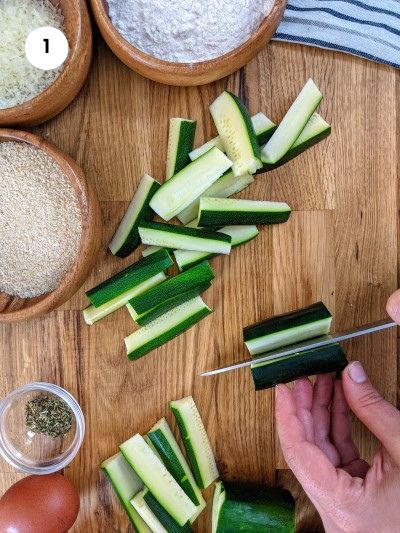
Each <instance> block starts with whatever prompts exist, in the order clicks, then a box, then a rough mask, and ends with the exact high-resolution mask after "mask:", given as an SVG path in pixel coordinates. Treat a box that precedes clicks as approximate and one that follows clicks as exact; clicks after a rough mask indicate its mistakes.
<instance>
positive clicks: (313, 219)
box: [0, 39, 399, 533]
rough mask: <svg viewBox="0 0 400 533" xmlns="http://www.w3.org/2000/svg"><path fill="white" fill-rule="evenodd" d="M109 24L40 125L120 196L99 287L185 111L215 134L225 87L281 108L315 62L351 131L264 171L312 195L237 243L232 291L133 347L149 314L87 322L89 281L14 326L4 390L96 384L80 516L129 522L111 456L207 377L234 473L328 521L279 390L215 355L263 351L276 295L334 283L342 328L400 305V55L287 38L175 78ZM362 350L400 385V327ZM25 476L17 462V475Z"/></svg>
mask: <svg viewBox="0 0 400 533" xmlns="http://www.w3.org/2000/svg"><path fill="white" fill-rule="evenodd" d="M97 41H98V42H97V44H96V49H95V59H94V63H93V65H92V69H91V73H90V77H89V80H88V82H87V84H86V85H85V87H84V89H83V91H82V92H81V93H80V95H79V97H78V98H77V99H76V100H75V101H74V102H73V103H72V105H71V106H70V107H69V108H68V109H66V110H65V111H64V112H63V114H62V115H60V116H59V117H57V118H55V119H53V120H52V121H51V122H49V123H46V124H45V125H43V126H41V127H40V128H36V130H35V131H37V132H38V133H40V134H42V135H45V136H46V137H48V138H49V139H51V140H52V141H53V142H54V143H55V144H57V145H58V146H59V147H60V148H62V149H64V150H65V151H66V152H67V153H69V154H70V155H71V156H72V157H74V158H75V159H76V160H77V161H78V163H79V164H80V165H82V167H83V168H84V170H85V171H86V174H87V176H88V178H89V179H90V180H91V182H92V184H93V185H94V187H95V188H96V190H97V192H98V195H99V198H100V201H101V204H102V209H103V252H102V255H101V257H100V260H99V262H98V264H97V266H96V268H95V270H94V272H93V273H92V275H91V276H90V278H89V279H88V280H87V283H86V284H85V287H84V288H85V289H88V288H90V287H92V286H93V284H95V283H97V282H100V281H102V280H103V279H105V278H106V277H107V276H109V275H110V274H111V273H113V272H117V271H118V270H121V269H122V268H123V267H124V266H125V265H127V264H129V263H130V262H132V260H133V258H130V259H127V260H124V261H121V260H119V259H115V258H112V257H111V256H110V255H109V254H108V253H107V252H106V245H107V243H108V241H109V239H110V237H111V235H112V234H113V232H114V230H115V228H116V226H117V224H118V221H119V219H120V217H121V216H122V214H123V212H124V209H125V208H126V206H127V204H128V201H129V200H130V198H131V195H132V193H133V191H134V189H135V186H136V184H137V183H138V181H139V179H140V177H141V175H142V174H143V173H145V172H148V173H150V174H152V175H153V176H154V177H156V178H162V177H163V175H164V167H165V153H166V144H167V123H168V119H169V117H171V116H183V117H191V118H195V119H197V120H198V135H197V142H198V143H201V142H202V141H203V140H205V139H207V138H209V137H210V136H211V135H212V134H213V133H214V132H213V128H212V123H211V120H210V116H209V113H208V105H209V104H210V103H211V102H212V101H213V99H214V98H215V97H216V96H217V95H218V94H219V93H220V92H221V91H222V90H223V89H225V88H228V89H230V90H231V91H234V92H235V93H238V94H239V95H240V96H241V97H242V98H244V100H245V101H246V103H247V104H248V106H249V109H250V112H251V113H256V112H257V111H263V112H265V113H266V114H267V115H268V116H269V117H271V118H272V119H274V120H275V121H279V120H280V119H281V118H282V116H283V114H284V113H285V111H286V109H287V108H288V106H289V104H290V103H291V101H292V100H293V98H294V97H295V96H296V94H297V93H298V91H299V90H300V89H301V87H302V85H303V83H304V82H305V81H306V80H307V78H308V77H312V78H313V79H314V80H315V81H316V83H317V84H318V85H319V86H320V87H321V89H322V92H323V94H324V96H325V98H324V101H323V103H322V105H321V111H320V112H321V114H322V116H324V117H325V118H326V119H327V120H328V121H329V122H331V123H332V125H333V133H332V135H331V137H330V138H329V139H328V140H326V141H324V142H323V143H322V144H320V145H318V146H317V147H315V148H313V149H311V150H310V151H308V152H307V153H306V154H303V155H301V156H300V157H299V158H298V159H296V160H295V161H292V162H290V163H289V164H287V165H285V166H283V167H282V168H280V169H278V170H277V171H274V172H271V173H269V174H267V175H262V176H259V177H258V178H257V180H256V183H255V184H254V185H253V186H251V187H250V188H249V189H248V190H247V191H245V192H244V193H242V196H245V197H247V198H252V199H268V200H285V201H287V202H288V203H289V204H291V206H292V207H293V209H294V213H293V216H292V218H291V220H290V221H289V222H288V223H287V224H285V225H282V226H279V227H278V226H276V227H267V228H264V229H262V230H261V232H260V236H259V238H258V239H256V240H255V241H253V242H251V243H250V244H248V245H246V246H244V247H242V248H240V249H237V250H235V251H234V253H232V255H231V256H230V257H223V258H217V259H215V260H213V267H214V268H215V270H216V281H215V284H214V286H213V288H212V289H211V290H209V291H208V293H207V295H206V297H205V299H206V301H207V302H208V303H209V304H210V305H212V306H213V307H214V308H215V312H214V314H213V315H212V316H210V317H207V318H206V319H205V320H203V321H202V322H201V323H200V324H199V325H198V326H196V327H194V328H192V329H191V330H190V331H189V332H187V333H186V334H184V335H182V336H181V337H179V338H178V339H176V340H175V341H173V342H170V343H169V344H168V345H166V346H164V347H163V348H161V349H158V350H157V351H155V352H154V353H153V354H152V355H149V356H147V357H145V358H143V359H141V360H139V361H137V362H134V363H132V362H129V361H128V360H127V358H126V356H125V354H124V346H123V338H124V337H125V336H126V335H127V334H129V333H130V332H131V331H132V330H133V325H132V322H131V319H130V317H129V315H128V313H126V312H125V310H121V311H119V312H118V313H116V314H114V315H112V316H110V317H108V318H106V319H104V320H103V321H102V322H101V323H98V324H96V325H95V326H92V327H88V326H86V325H85V323H84V321H83V319H82V314H81V312H80V310H81V309H82V307H83V306H84V305H85V298H84V291H83V289H82V290H81V291H80V292H79V293H78V294H77V295H75V296H74V297H73V298H72V300H70V301H69V302H68V303H67V304H66V305H65V306H64V307H63V308H62V309H60V310H58V311H56V312H54V313H52V314H51V315H49V316H48V317H46V318H43V319H40V320H36V321H32V322H29V323H23V324H16V325H2V326H1V327H0V347H1V351H2V373H1V379H0V393H1V395H4V394H6V393H7V392H9V391H11V390H12V389H13V388H14V387H17V386H19V385H21V384H23V383H27V382H30V381H33V380H37V379H40V380H44V381H51V382H55V383H58V384H60V385H62V386H64V387H66V388H67V389H68V390H69V391H71V392H72V393H73V394H74V395H76V396H77V398H78V399H79V401H80V403H81V405H82V408H83V410H84V412H85V415H86V421H87V436H86V439H85V442H84V445H83V447H82V450H81V452H80V454H79V456H78V457H77V459H76V460H75V461H74V462H73V464H72V465H71V467H70V468H68V469H67V470H66V475H67V476H68V477H69V478H70V479H71V480H72V481H73V482H74V483H75V484H76V485H77V486H78V488H79V490H80V493H81V512H80V515H79V518H78V521H77V522H76V525H75V527H74V529H73V531H74V532H80V533H90V532H96V533H97V532H101V533H103V532H104V533H109V532H112V531H114V532H126V531H129V527H128V523H127V520H126V518H125V516H124V513H123V511H122V510H121V508H120V505H119V504H118V502H117V501H116V498H115V497H114V496H113V495H112V492H111V490H110V488H109V486H108V483H107V481H106V480H105V479H104V477H103V475H102V474H101V473H100V471H99V469H98V465H99V464H100V462H101V461H102V460H103V459H105V458H106V457H109V456H110V455H112V454H114V453H115V451H116V449H117V445H118V443H120V442H121V441H123V440H125V439H127V438H128V437H130V436H131V435H132V434H133V433H135V432H138V431H139V432H145V431H146V430H148V429H149V428H150V426H151V425H152V424H153V423H154V422H155V421H156V420H158V419H159V418H160V417H161V416H163V415H167V417H168V419H169V420H171V416H170V415H169V413H168V410H167V402H168V400H170V399H176V398H180V397H182V396H184V395H187V394H193V396H194V398H195V400H196V402H197V404H198V406H199V409H200V412H201V413H202V415H203V417H204V420H205V424H206V426H207V429H208V432H209V435H210V437H211V441H212V444H213V446H214V449H215V452H216V455H217V458H218V462H219V465H220V468H221V472H222V474H223V476H224V477H225V478H227V479H236V480H250V481H258V482H264V483H268V484H274V483H276V482H277V483H279V484H281V485H283V486H286V487H289V488H291V489H292V490H293V493H294V494H295V495H296V498H297V500H298V512H297V515H298V524H299V525H298V531H304V532H308V533H310V532H314V531H315V532H318V531H322V528H321V525H320V523H319V520H318V517H316V514H315V511H314V510H313V508H312V506H311V504H310V503H309V502H308V501H307V499H306V497H305V496H304V494H303V493H302V491H301V489H300V488H299V487H298V485H297V484H296V483H295V481H294V480H293V477H292V476H291V474H290V472H287V471H286V470H285V464H284V462H283V460H282V458H281V455H280V451H279V445H278V444H277V441H276V437H275V428H274V419H273V409H274V405H273V392H272V391H263V392H258V393H255V391H254V390H253V386H252V383H251V378H250V375H249V372H247V371H240V372H237V373H230V374H229V375H225V376H219V377H215V378H207V379H205V378H200V377H199V373H200V371H202V370H206V369H210V368H213V367H215V366H218V365H222V364H226V363H230V362H233V361H235V360H237V359H242V358H243V357H245V356H246V352H245V350H244V348H243V345H242V342H241V330H242V326H244V325H248V324H250V323H252V322H254V321H256V320H259V319H261V318H263V317H267V316H270V315H272V314H273V313H278V312H283V311H287V310H291V309H294V308H296V307H298V306H302V305H306V304H311V303H313V302H314V301H316V300H319V299H323V300H324V301H325V303H326V304H327V305H328V306H329V308H330V309H331V310H332V311H333V312H334V314H335V328H337V329H343V328H349V327H352V326H356V325H359V324H361V323H363V322H365V321H370V320H377V319H380V318H383V317H384V316H385V302H386V299H387V298H388V296H389V295H390V293H391V292H392V291H394V290H395V289H396V288H397V284H398V265H397V260H398V230H397V228H398V209H399V199H398V192H397V191H398V188H397V171H398V168H397V164H398V159H397V155H396V153H397V152H396V150H397V148H398V147H397V146H396V143H397V139H398V133H399V132H396V124H398V114H397V115H396V112H397V113H398V110H396V84H397V90H398V86H399V80H398V72H396V71H395V70H394V69H391V68H387V67H385V66H382V65H377V64H375V63H371V62H367V61H365V60H362V59H358V58H355V57H351V56H346V55H343V54H340V53H333V52H329V51H322V50H317V49H313V48H307V47H300V46H293V45H285V44H280V43H279V44H278V43H273V44H271V45H270V46H268V47H267V48H266V49H265V50H264V51H263V52H262V53H261V54H259V55H258V56H257V57H256V58H255V59H254V60H253V61H252V62H251V63H250V64H249V65H248V66H247V67H246V68H245V69H242V71H240V72H238V73H236V74H234V75H232V76H231V77H229V78H227V79H225V80H222V81H220V82H217V83H215V84H212V85H205V86H203V87H200V88H173V87H167V86H162V85H157V84H156V83H154V82H150V81H148V80H145V79H143V78H141V77H140V76H138V75H136V74H135V73H133V72H131V71H130V70H129V69H128V68H127V67H125V66H124V65H123V64H122V63H121V62H120V61H119V60H117V59H116V58H115V57H114V56H113V55H112V54H111V53H110V51H109V50H108V49H107V48H106V46H105V45H104V44H103V43H102V42H101V41H99V39H97ZM396 77H397V79H396ZM398 101H399V94H398V92H397V102H398ZM136 255H138V254H136ZM135 257H136V256H135ZM346 350H347V353H348V355H349V357H350V358H351V359H354V358H358V359H360V360H362V361H363V363H364V364H365V366H366V368H367V370H368V372H369V373H370V374H371V376H372V377H373V380H374V382H375V383H376V385H377V387H378V388H379V390H380V391H381V392H382V394H384V396H385V397H386V398H387V399H388V400H390V401H391V402H396V390H397V383H398V375H397V356H396V352H397V350H396V333H395V332H394V331H386V332H383V333H381V334H377V335H373V336H369V337H367V338H364V339H362V340H356V341H354V342H352V343H350V344H349V345H347V346H346ZM175 429H176V428H175ZM355 434H356V438H357V442H358V443H359V445H360V447H361V450H362V453H363V455H364V456H365V457H366V458H369V457H371V454H372V453H373V451H374V449H375V446H376V443H375V442H374V440H373V438H372V437H371V435H369V434H368V432H367V431H365V430H364V429H363V428H361V426H359V425H357V424H356V425H355ZM18 477H19V475H17V474H15V473H13V472H12V470H11V468H10V467H9V466H8V465H7V464H6V463H4V462H1V463H0V489H1V490H2V491H3V490H5V489H6V488H7V487H8V486H9V485H10V483H11V482H13V481H14V480H16V479H17V478H18ZM209 524H210V521H209V516H208V514H207V513H204V514H203V516H202V518H201V519H200V520H199V522H198V526H197V531H198V532H201V533H209V532H210V525H209Z"/></svg>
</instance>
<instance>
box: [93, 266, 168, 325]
mask: <svg viewBox="0 0 400 533" xmlns="http://www.w3.org/2000/svg"><path fill="white" fill-rule="evenodd" d="M166 279H167V276H166V274H164V272H160V273H159V274H156V275H155V276H153V277H152V278H150V279H148V280H147V281H144V282H143V283H141V284H140V285H137V286H136V287H133V288H132V289H128V290H126V291H125V292H124V293H122V294H120V295H119V296H117V297H116V298H113V299H112V300H110V301H108V302H107V303H105V304H103V305H100V306H99V307H95V306H94V305H89V307H86V309H84V310H83V317H84V319H85V322H86V324H88V326H92V325H93V324H94V323H95V322H97V321H98V320H101V319H102V318H104V317H106V316H108V315H110V314H111V313H113V312H114V311H116V310H117V309H120V308H121V307H124V305H126V304H127V303H128V302H129V300H130V299H131V298H133V297H134V296H137V295H138V294H141V293H142V292H146V291H147V290H149V289H151V288H153V287H155V286H156V285H158V284H159V283H162V282H163V281H165V280H166Z"/></svg>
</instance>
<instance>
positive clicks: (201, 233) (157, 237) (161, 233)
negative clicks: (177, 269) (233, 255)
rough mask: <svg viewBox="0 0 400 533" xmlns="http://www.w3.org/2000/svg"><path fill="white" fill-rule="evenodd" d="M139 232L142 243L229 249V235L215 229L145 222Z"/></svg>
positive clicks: (202, 249) (220, 251)
mask: <svg viewBox="0 0 400 533" xmlns="http://www.w3.org/2000/svg"><path fill="white" fill-rule="evenodd" d="M139 233H140V237H141V239H142V242H143V244H152V245H156V246H164V247H166V248H173V249H178V250H195V251H199V252H210V253H217V254H229V253H230V251H231V238H230V236H229V235H225V234H223V233H217V232H216V231H210V230H203V229H198V228H188V227H183V226H173V225H172V224H162V223H159V222H145V223H143V224H141V225H140V226H139ZM154 255H155V254H152V255H150V256H149V257H153V256H154Z"/></svg>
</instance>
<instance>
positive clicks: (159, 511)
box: [131, 489, 192, 533]
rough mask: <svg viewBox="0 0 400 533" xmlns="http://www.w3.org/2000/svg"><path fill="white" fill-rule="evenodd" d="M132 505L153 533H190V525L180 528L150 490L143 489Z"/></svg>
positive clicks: (132, 501)
mask: <svg viewBox="0 0 400 533" xmlns="http://www.w3.org/2000/svg"><path fill="white" fill-rule="evenodd" d="M131 505H132V506H133V507H134V508H135V510H136V511H137V513H138V514H139V515H140V516H141V517H142V519H143V520H144V521H145V522H146V524H147V525H148V526H149V527H150V529H151V531H152V533H181V532H187V533H190V532H191V531H192V528H191V527H190V525H189V523H187V524H185V525H184V526H180V525H179V524H178V523H177V522H176V520H174V519H173V518H172V516H171V515H170V514H169V513H167V511H166V510H165V509H164V508H163V507H162V506H161V505H160V504H159V503H158V501H157V500H156V499H155V498H154V496H153V495H152V494H151V492H150V491H149V490H148V489H143V490H142V491H140V492H139V493H138V494H136V496H135V497H134V498H132V500H131Z"/></svg>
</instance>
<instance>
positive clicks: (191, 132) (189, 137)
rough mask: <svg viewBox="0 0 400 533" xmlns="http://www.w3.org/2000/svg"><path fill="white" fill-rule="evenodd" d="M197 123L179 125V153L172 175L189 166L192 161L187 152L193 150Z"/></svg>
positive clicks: (188, 122)
mask: <svg viewBox="0 0 400 533" xmlns="http://www.w3.org/2000/svg"><path fill="white" fill-rule="evenodd" d="M196 125H197V122H196V121H195V122H190V121H186V122H183V123H182V124H181V128H180V135H179V140H178V146H180V148H181V149H180V151H179V152H178V153H177V154H176V161H175V168H174V175H175V174H177V173H178V172H180V171H181V170H182V169H183V168H185V167H186V166H187V165H189V164H190V163H191V162H192V161H191V159H190V157H189V152H191V151H192V150H193V143H194V137H195V134H196Z"/></svg>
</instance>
